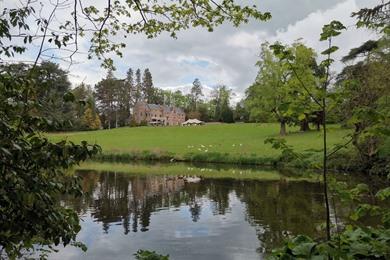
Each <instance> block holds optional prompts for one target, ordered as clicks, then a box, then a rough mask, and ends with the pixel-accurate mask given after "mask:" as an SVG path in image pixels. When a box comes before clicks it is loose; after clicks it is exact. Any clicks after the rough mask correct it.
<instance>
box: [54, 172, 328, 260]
mask: <svg viewBox="0 0 390 260" xmlns="http://www.w3.org/2000/svg"><path fill="white" fill-rule="evenodd" d="M83 176H84V177H85V178H84V183H83V187H85V191H86V192H87V195H86V196H85V197H84V198H81V199H80V198H78V199H69V198H68V199H66V200H64V201H65V204H66V205H68V206H72V207H73V208H75V209H76V210H77V211H78V212H80V214H81V215H82V216H83V219H84V221H83V222H81V225H82V230H81V232H80V233H79V235H78V238H79V240H80V241H83V242H84V243H86V245H87V246H88V248H89V250H88V251H87V253H86V254H85V253H82V252H81V250H79V249H74V248H71V247H67V248H65V249H62V250H60V252H59V253H58V254H55V255H53V258H52V259H131V256H132V254H133V253H135V252H136V251H137V250H138V249H152V250H156V251H158V252H160V253H165V254H170V255H171V258H172V259H258V258H259V257H262V255H263V252H265V251H269V250H270V248H273V247H275V245H278V244H280V242H281V241H282V239H283V233H284V232H285V230H289V231H291V233H293V234H297V233H306V234H308V235H315V234H317V233H316V232H317V231H316V229H315V227H316V224H317V223H319V222H322V216H323V206H322V202H323V201H322V196H321V195H320V194H318V192H317V191H318V190H319V188H320V186H319V184H316V183H305V182H290V183H289V182H285V181H254V180H251V181H245V180H232V179H202V181H201V182H199V183H185V182H184V181H183V179H180V178H177V177H158V176H147V177H145V176H144V177H141V176H130V175H126V174H115V173H101V174H99V173H97V172H84V173H83ZM291 194H294V196H291ZM140 231H143V232H140Z"/></svg>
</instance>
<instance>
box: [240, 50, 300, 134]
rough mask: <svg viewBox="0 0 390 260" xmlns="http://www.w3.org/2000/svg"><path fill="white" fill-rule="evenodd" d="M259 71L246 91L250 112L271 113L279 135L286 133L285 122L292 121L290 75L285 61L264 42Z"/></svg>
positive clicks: (258, 64)
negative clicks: (277, 123) (278, 125)
mask: <svg viewBox="0 0 390 260" xmlns="http://www.w3.org/2000/svg"><path fill="white" fill-rule="evenodd" d="M260 58H261V59H260V61H259V62H258V63H257V66H259V73H258V75H257V77H256V81H255V83H254V84H253V85H252V86H250V87H249V88H248V89H247V91H246V104H247V106H248V108H249V111H250V113H251V114H252V113H254V111H264V112H266V113H269V114H273V115H274V116H275V117H276V119H277V121H278V122H279V123H280V135H281V136H284V135H286V124H287V123H289V122H291V121H292V117H291V114H290V113H289V110H288V108H289V104H290V103H291V100H292V99H293V97H292V96H291V95H290V92H289V88H288V86H287V82H288V78H289V76H290V71H289V68H288V67H287V65H286V63H285V61H283V60H279V59H277V57H276V56H275V55H274V54H273V53H272V51H271V50H270V48H269V44H268V43H265V44H262V46H261V55H260Z"/></svg>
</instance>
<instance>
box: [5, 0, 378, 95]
mask: <svg viewBox="0 0 390 260" xmlns="http://www.w3.org/2000/svg"><path fill="white" fill-rule="evenodd" d="M12 1H14V2H16V0H12ZM88 1H89V2H88V3H86V5H88V4H92V3H94V2H96V1H92V0H88ZM241 1H242V2H245V3H247V2H246V1H243V0H241ZM378 1H379V0H375V1H372V0H328V1H323V0H294V1H285V0H263V1H262V2H261V5H259V6H260V7H261V8H262V10H267V11H268V10H269V11H271V13H272V15H273V18H272V20H270V21H268V22H251V23H249V24H247V25H243V26H242V27H239V28H235V27H233V26H232V25H230V24H226V25H223V26H221V27H219V28H217V29H216V30H215V31H214V32H213V33H209V32H207V31H205V30H201V29H196V28H195V29H190V30H188V31H185V32H180V33H179V34H178V39H177V40H175V39H172V38H170V37H169V36H168V35H166V34H163V35H161V36H159V37H158V38H157V39H152V40H150V39H146V37H145V36H143V35H129V37H128V38H126V39H123V38H121V39H120V40H121V41H125V42H126V44H127V47H126V49H125V50H124V58H123V59H119V58H115V61H116V64H117V68H118V70H117V71H116V72H115V75H116V76H117V77H124V76H125V73H126V70H127V69H128V68H129V67H132V68H133V69H136V68H141V69H145V68H149V69H150V70H151V72H152V74H153V79H154V82H155V85H156V86H158V87H163V88H167V87H172V86H187V85H189V84H191V83H192V81H193V80H194V78H196V77H197V78H199V79H200V80H201V82H202V83H203V85H205V86H215V85H217V84H226V85H227V86H228V87H230V88H233V89H234V91H235V92H237V93H239V95H237V97H240V96H242V95H243V93H244V91H245V88H247V87H248V86H249V85H250V84H251V83H252V82H253V80H254V79H255V76H256V73H257V68H256V67H255V63H256V61H257V59H258V52H259V50H260V45H261V43H262V42H264V41H269V42H274V41H276V40H280V41H283V42H284V43H292V42H293V41H295V40H296V39H299V38H303V41H304V42H305V43H306V44H307V45H308V46H310V47H312V48H314V49H315V50H317V51H318V52H319V51H321V50H323V49H324V48H325V47H324V43H321V42H319V40H318V39H319V34H320V32H321V28H322V26H323V25H324V24H326V23H329V22H330V21H331V20H335V19H336V20H340V21H342V22H343V23H344V24H345V25H348V26H350V25H353V24H354V23H355V21H354V20H353V19H352V18H351V17H350V14H351V12H353V11H355V10H358V9H360V8H361V7H364V6H367V5H368V4H370V5H375V3H377V2H378ZM59 18H61V17H60V16H59ZM122 36H123V35H122ZM119 37H120V36H119V35H118V36H116V37H115V39H119ZM374 37H375V35H374V34H372V33H371V32H368V31H365V30H356V29H354V28H353V27H350V28H349V30H348V31H346V32H344V33H343V34H342V35H341V36H339V37H337V38H336V39H335V41H334V42H335V44H336V45H338V46H339V47H340V51H339V52H338V54H337V57H336V59H339V58H340V57H341V56H342V55H344V54H346V53H347V51H348V50H349V49H350V48H352V47H356V46H358V45H359V44H361V43H362V42H363V41H366V40H367V39H369V38H374ZM80 43H81V44H80V45H81V50H82V52H83V53H82V54H78V55H76V56H75V60H76V61H77V62H78V64H76V65H73V66H72V67H71V68H70V76H71V77H70V80H71V81H72V82H73V83H74V84H78V83H80V82H82V81H84V82H86V83H89V84H95V83H96V82H98V81H99V80H100V79H101V78H103V77H104V76H105V75H106V73H105V71H104V70H103V69H101V68H100V67H99V65H100V63H99V61H96V60H88V59H86V54H85V52H86V51H87V48H88V46H89V42H88V40H85V39H83V40H81V39H80ZM33 57H34V48H32V49H31V50H30V52H28V53H26V54H25V55H24V56H23V57H18V59H19V58H20V59H21V60H26V59H32V58H33ZM62 66H63V67H64V68H67V64H65V63H62ZM340 66H341V65H340V64H337V66H336V69H340ZM236 99H237V98H236Z"/></svg>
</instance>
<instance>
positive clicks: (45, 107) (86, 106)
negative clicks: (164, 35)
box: [1, 62, 235, 131]
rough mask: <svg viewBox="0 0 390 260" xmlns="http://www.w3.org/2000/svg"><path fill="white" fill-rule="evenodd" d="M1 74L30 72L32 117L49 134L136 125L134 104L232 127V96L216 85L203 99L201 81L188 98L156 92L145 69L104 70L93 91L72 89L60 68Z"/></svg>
mask: <svg viewBox="0 0 390 260" xmlns="http://www.w3.org/2000/svg"><path fill="white" fill-rule="evenodd" d="M1 70H2V71H3V72H7V73H9V74H10V75H12V76H13V77H15V78H17V77H18V75H26V73H31V71H34V74H33V75H32V78H33V80H32V82H31V84H32V85H34V86H35V87H33V88H32V89H33V90H34V91H32V92H31V93H28V94H29V98H31V99H35V100H40V101H41V104H42V105H40V106H39V107H38V106H37V107H35V109H34V111H30V113H32V114H34V115H36V116H40V117H43V118H46V119H47V120H48V122H49V121H50V122H53V123H55V124H52V123H50V124H47V125H48V126H47V127H43V128H44V129H46V130H47V131H72V130H95V129H101V128H108V129H110V128H116V127H122V126H136V124H135V122H134V121H133V120H132V111H133V108H134V105H135V104H136V103H137V102H140V101H142V102H147V103H152V104H159V105H168V106H176V107H180V108H182V109H183V110H184V111H185V112H186V115H187V118H197V119H199V120H203V121H206V122H209V121H219V122H228V123H231V122H234V120H235V118H234V111H233V109H232V108H231V107H230V100H231V97H232V95H233V93H232V91H231V90H230V89H228V88H227V87H226V86H218V87H216V88H215V89H214V91H213V92H212V93H211V96H210V97H205V95H204V94H203V87H202V84H201V82H200V80H199V79H195V80H194V82H193V85H192V87H191V89H190V91H189V93H188V94H184V93H183V92H182V91H180V90H177V91H170V90H163V89H161V88H157V87H155V86H154V84H153V77H152V73H151V72H150V70H149V69H145V70H144V71H141V70H140V69H137V70H135V72H134V70H133V69H131V68H130V69H129V70H128V71H127V73H126V77H125V78H122V79H120V78H116V77H115V76H114V74H113V71H108V73H107V75H106V76H105V78H104V79H102V80H101V81H99V82H98V83H97V84H96V85H95V86H94V87H91V86H89V85H86V84H80V85H78V86H76V87H75V88H73V89H72V87H71V83H70V81H69V79H68V72H67V71H65V70H63V69H61V68H60V67H59V65H58V64H55V63H52V62H43V63H41V64H38V65H36V67H35V69H34V70H31V66H30V65H28V64H24V63H18V64H10V65H2V66H1Z"/></svg>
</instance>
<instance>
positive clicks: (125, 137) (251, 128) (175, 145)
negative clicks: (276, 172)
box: [48, 123, 348, 157]
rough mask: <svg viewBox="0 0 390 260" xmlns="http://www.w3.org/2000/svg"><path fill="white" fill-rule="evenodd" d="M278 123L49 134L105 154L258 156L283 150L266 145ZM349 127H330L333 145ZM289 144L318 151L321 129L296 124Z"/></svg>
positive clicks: (57, 138)
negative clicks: (89, 145) (83, 143)
mask: <svg viewBox="0 0 390 260" xmlns="http://www.w3.org/2000/svg"><path fill="white" fill-rule="evenodd" d="M278 132H279V125H278V124H270V123H269V124H212V125H205V126H194V127H136V128H129V127H123V128H117V129H111V130H98V131H89V132H69V133H55V134H49V135H48V136H49V137H50V138H51V139H52V140H53V141H60V140H62V139H64V138H66V139H68V140H70V141H73V142H76V143H78V142H81V141H83V140H85V141H88V142H89V143H92V144H94V143H97V144H99V145H101V147H102V148H103V153H107V154H123V153H127V152H135V151H145V150H147V151H151V152H155V153H160V152H169V153H173V154H175V156H184V155H186V154H189V153H202V154H207V153H228V154H231V155H234V156H237V155H244V156H250V155H252V156H253V155H256V156H260V157H275V156H277V155H279V151H276V150H274V149H272V148H271V145H270V144H264V140H265V139H266V138H268V137H277V136H278ZM347 133H348V130H345V129H340V128H339V127H338V126H336V125H333V126H330V127H329V140H328V143H329V145H330V146H332V145H334V144H337V143H339V142H342V140H343V137H344V136H345V135H346V134H347ZM286 140H287V142H288V144H290V145H292V146H293V147H294V148H295V149H296V151H298V152H303V151H305V150H311V151H318V150H321V148H322V135H321V132H317V131H310V132H307V133H301V132H299V131H298V129H297V128H296V127H292V128H289V134H288V136H286Z"/></svg>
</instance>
